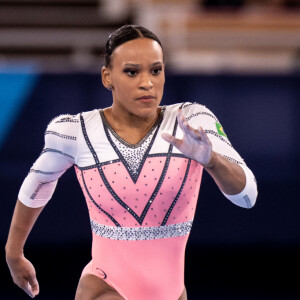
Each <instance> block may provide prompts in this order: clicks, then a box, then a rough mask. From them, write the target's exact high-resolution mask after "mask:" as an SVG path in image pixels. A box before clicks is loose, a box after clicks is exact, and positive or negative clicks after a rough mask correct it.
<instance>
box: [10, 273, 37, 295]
mask: <svg viewBox="0 0 300 300" xmlns="http://www.w3.org/2000/svg"><path fill="white" fill-rule="evenodd" d="M14 282H15V284H16V285H17V286H19V287H20V288H21V289H22V290H23V291H24V292H25V293H26V294H27V295H28V296H30V297H31V298H34V297H35V296H37V295H38V294H39V292H40V288H39V283H38V281H37V279H36V276H35V275H32V276H29V277H28V278H25V277H24V278H22V279H19V280H14Z"/></svg>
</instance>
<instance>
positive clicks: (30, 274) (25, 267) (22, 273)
mask: <svg viewBox="0 0 300 300" xmlns="http://www.w3.org/2000/svg"><path fill="white" fill-rule="evenodd" d="M6 262H7V265H8V267H9V270H10V274H11V276H12V278H13V281H14V283H15V284H16V285H17V286H18V287H20V288H21V289H22V290H24V291H25V293H27V294H28V295H29V296H30V297H31V298H34V297H35V296H36V295H38V293H39V291H40V288H39V283H38V281H37V279H36V272H35V269H34V266H33V265H32V263H31V262H30V261H29V260H28V259H26V258H25V257H24V255H23V254H20V255H18V256H10V255H6Z"/></svg>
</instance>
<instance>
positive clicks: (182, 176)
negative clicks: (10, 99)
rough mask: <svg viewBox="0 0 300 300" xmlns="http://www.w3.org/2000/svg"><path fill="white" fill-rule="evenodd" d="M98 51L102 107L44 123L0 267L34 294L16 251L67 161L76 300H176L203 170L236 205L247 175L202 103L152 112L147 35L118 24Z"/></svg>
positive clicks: (152, 61) (153, 77) (31, 273)
mask: <svg viewBox="0 0 300 300" xmlns="http://www.w3.org/2000/svg"><path fill="white" fill-rule="evenodd" d="M105 51H106V52H105V66H103V67H102V70H101V75H102V83H103V85H104V86H105V87H106V88H107V89H109V90H110V91H111V93H112V105H111V106H110V107H106V108H97V109H94V110H92V111H88V112H83V113H79V114H77V115H68V114H66V115H61V116H58V117H56V118H54V119H53V120H52V121H51V122H50V123H49V125H48V127H47V129H46V131H45V146H44V148H43V151H42V152H41V154H40V156H39V157H38V158H37V160H36V161H35V163H34V164H33V166H32V168H31V169H30V172H29V173H28V175H27V177H26V178H25V179H24V182H23V184H22V186H21V188H20V191H19V194H18V200H17V203H16V206H15V211H14V214H13V218H12V222H11V227H10V230H9V235H8V239H7V243H6V261H7V264H8V267H9V269H10V272H11V275H12V278H13V281H14V283H15V284H17V285H18V286H19V287H20V288H21V289H23V290H24V291H25V292H26V293H27V294H28V295H29V296H31V297H32V298H34V297H35V296H36V295H38V294H39V284H38V281H37V278H36V273H35V269H34V267H33V265H32V264H31V262H30V261H29V260H27V259H26V258H25V256H24V251H23V249H24V245H25V242H26V239H27V237H28V235H29V234H30V231H31V229H32V227H33V226H34V223H35V221H36V220H37V218H38V216H39V214H40V213H41V211H42V210H43V208H44V207H45V205H46V203H47V202H48V201H49V200H50V198H51V197H52V194H53V192H54V190H55V187H56V184H57V181H58V179H59V178H60V176H62V174H63V173H64V172H65V171H66V170H67V169H68V168H70V167H72V166H74V168H75V173H76V176H77V179H78V182H79V184H80V186H81V188H82V191H83V195H84V197H85V199H86V203H87V207H88V210H89V216H90V222H91V230H92V235H93V241H92V259H91V261H90V262H89V263H88V264H87V266H86V267H85V268H84V270H83V271H82V274H81V277H80V280H79V283H78V287H77V291H76V295H75V300H102V299H103V300H121V299H128V300H153V299H155V300H178V299H179V300H186V299H187V292H186V289H185V284H184V260H185V248H186V244H187V240H188V237H189V234H190V230H191V227H192V223H193V218H194V215H195V210H196V205H197V200H198V195H199V189H200V184H201V178H202V172H203V169H204V170H205V171H206V172H207V173H208V174H209V175H210V176H211V177H212V178H213V180H214V181H215V183H216V185H217V186H218V188H219V189H220V190H221V192H222V193H223V194H224V196H225V197H226V198H227V199H228V200H229V201H231V202H232V203H234V204H235V205H238V206H240V207H244V208H251V207H253V205H254V204H255V201H256V198H257V185H256V181H255V177H254V175H253V173H252V172H251V170H250V169H249V168H248V167H247V165H246V163H245V162H244V160H243V159H242V158H241V156H240V155H239V154H238V153H237V151H236V150H235V149H234V148H233V147H232V145H231V143H230V141H229V139H228V136H227V135H226V134H225V132H224V130H223V128H222V125H221V123H220V122H219V120H218V119H217V117H216V116H215V115H214V114H213V113H212V112H211V111H210V110H209V109H208V108H206V107H205V106H203V105H201V104H199V103H196V102H194V103H193V102H182V103H176V104H173V105H160V103H161V100H162V97H163V90H164V84H165V55H164V51H163V47H162V44H161V42H160V40H159V39H158V37H157V36H156V35H155V34H154V33H152V32H151V31H149V30H148V29H146V28H144V27H141V26H137V25H125V26H122V27H120V28H119V29H117V30H116V31H114V32H113V33H112V34H111V35H110V36H109V38H108V41H107V43H106V49H105ZM99 102H100V101H99ZM65 201H68V202H71V201H72V200H71V199H65ZM211 201H213V199H211Z"/></svg>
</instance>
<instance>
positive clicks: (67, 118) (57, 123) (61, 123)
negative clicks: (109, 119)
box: [48, 109, 99, 128]
mask: <svg viewBox="0 0 300 300" xmlns="http://www.w3.org/2000/svg"><path fill="white" fill-rule="evenodd" d="M98 114H99V110H98V109H94V110H91V111H84V112H80V113H78V114H76V115H72V114H61V115H58V116H56V117H54V118H53V119H52V120H51V121H50V122H49V124H48V128H63V127H78V125H79V124H80V123H81V122H82V121H81V120H82V119H84V120H89V119H93V118H95V116H97V115H98ZM77 124H78V125H77Z"/></svg>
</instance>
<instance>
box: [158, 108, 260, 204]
mask: <svg viewBox="0 0 300 300" xmlns="http://www.w3.org/2000/svg"><path fill="white" fill-rule="evenodd" d="M177 120H178V124H179V127H180V128H181V129H182V131H183V138H182V139H177V138H175V137H174V136H172V135H170V134H168V133H163V134H162V137H163V138H164V139H165V140H166V141H167V142H169V143H170V144H172V145H174V146H175V147H176V148H178V149H179V150H180V151H181V152H182V153H183V154H184V155H186V156H187V157H189V158H191V159H193V160H195V161H197V162H199V163H200V164H202V165H203V168H204V169H205V170H206V171H207V172H208V173H209V174H210V175H211V176H212V178H213V179H214V181H215V182H216V184H217V186H218V187H219V188H220V190H221V191H222V193H223V194H224V195H225V196H226V197H227V198H228V199H229V200H230V201H232V202H233V203H234V204H236V205H238V206H241V207H245V208H251V207H253V205H254V204H255V201H256V197H257V187H256V182H255V179H254V176H253V174H252V172H251V171H250V169H249V168H248V167H247V166H246V165H239V164H237V163H234V162H231V161H229V160H228V159H226V158H224V157H222V156H221V155H220V154H218V153H216V152H215V151H213V150H212V143H211V141H210V139H209V138H208V136H207V135H206V133H205V130H204V129H203V128H202V127H199V128H198V129H194V128H192V127H191V126H190V125H189V124H188V122H187V121H186V119H185V117H184V116H183V115H182V113H181V110H179V111H178V114H177Z"/></svg>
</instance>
